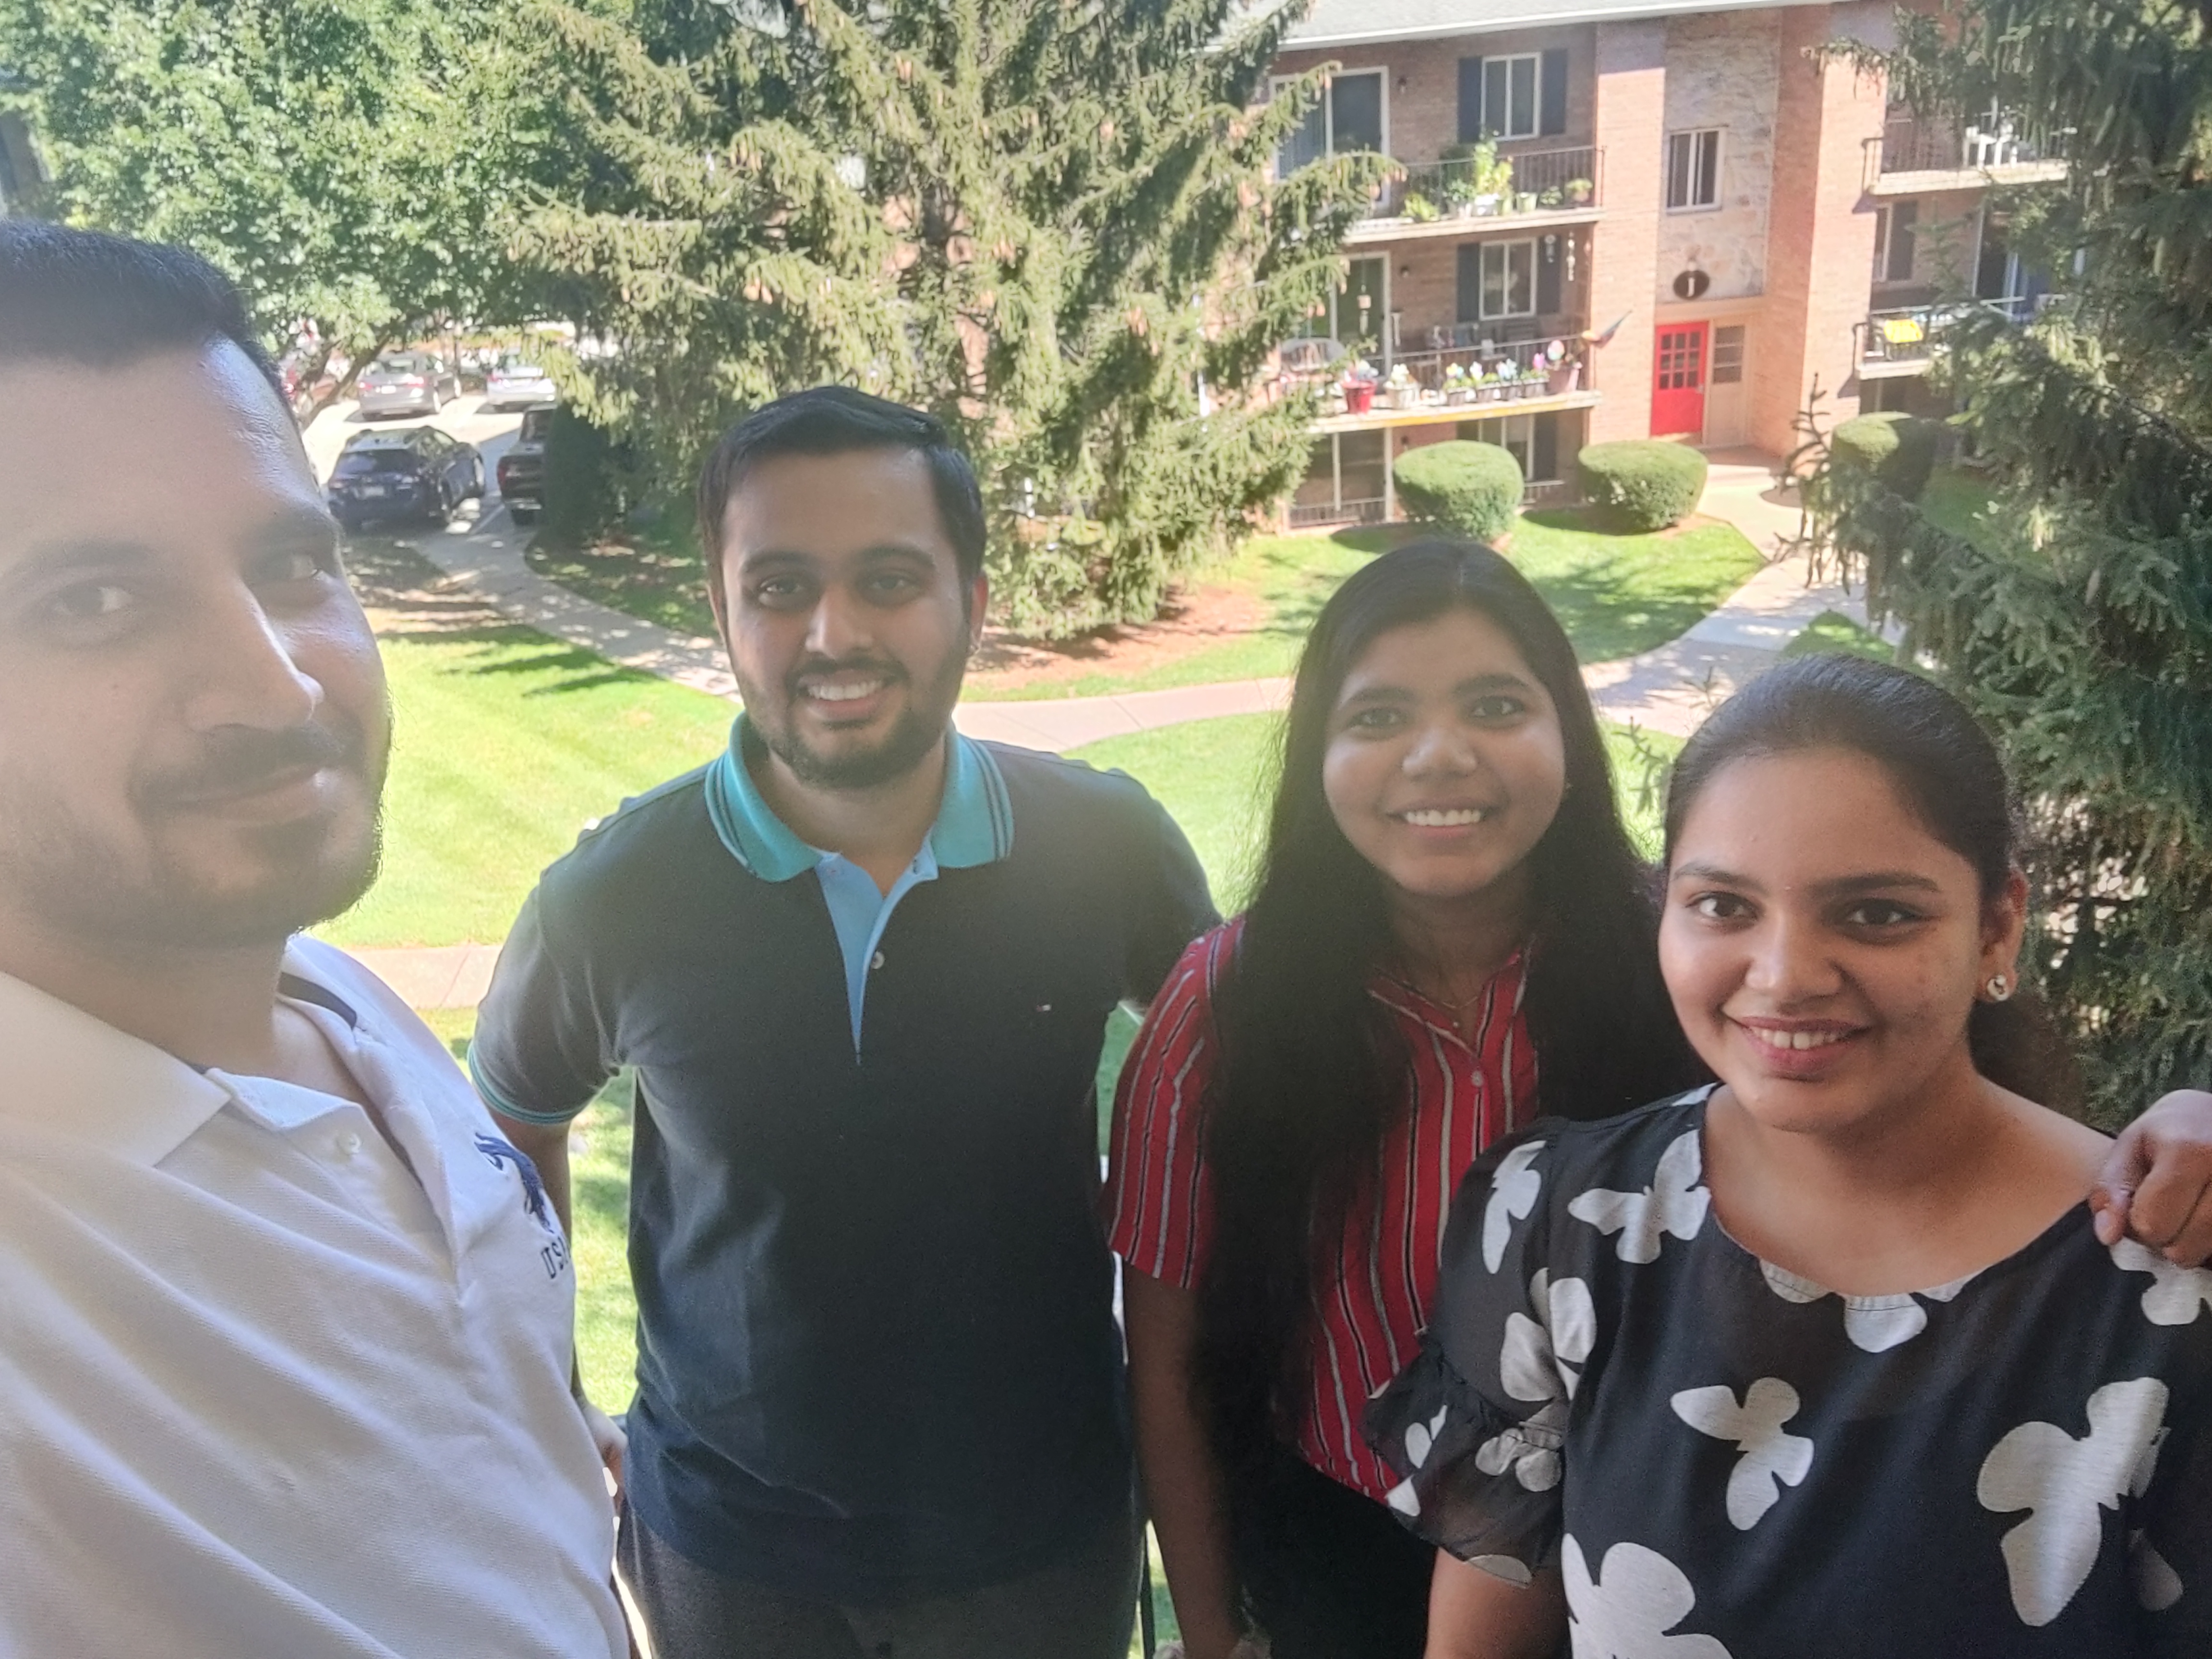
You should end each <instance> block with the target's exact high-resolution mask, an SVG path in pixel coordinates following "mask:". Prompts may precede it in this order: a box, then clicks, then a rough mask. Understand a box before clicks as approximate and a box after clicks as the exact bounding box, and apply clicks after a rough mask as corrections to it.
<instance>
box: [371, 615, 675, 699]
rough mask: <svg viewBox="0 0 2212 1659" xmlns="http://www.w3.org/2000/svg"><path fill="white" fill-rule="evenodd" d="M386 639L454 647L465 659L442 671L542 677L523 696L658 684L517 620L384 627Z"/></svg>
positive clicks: (636, 670)
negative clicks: (473, 624) (460, 625)
mask: <svg viewBox="0 0 2212 1659" xmlns="http://www.w3.org/2000/svg"><path fill="white" fill-rule="evenodd" d="M383 638H384V639H385V640H386V642H388V643H404V644H422V645H432V646H436V647H440V648H441V650H448V649H453V648H454V647H459V649H460V650H461V651H462V652H463V653H465V655H466V657H467V660H464V661H463V662H461V663H460V664H459V665H451V666H448V667H447V670H446V671H447V672H449V673H461V674H471V675H484V676H506V677H509V678H515V677H520V678H544V680H545V682H546V683H545V684H542V685H531V686H527V687H525V688H524V690H523V693H522V695H523V696H526V697H543V696H556V695H561V694H564V693H568V692H575V691H590V690H597V689H598V688H599V687H600V686H603V685H658V684H661V682H660V681H659V679H658V678H656V677H655V676H653V675H652V674H648V673H647V672H646V671H644V670H643V669H640V668H625V667H623V665H621V664H619V663H611V662H609V661H608V660H607V659H605V657H602V656H600V655H599V654H598V653H596V652H592V651H587V650H586V649H585V648H584V647H581V646H576V645H564V644H562V642H561V641H558V640H556V639H552V638H550V637H549V636H547V635H544V634H541V633H539V632H538V630H537V629H534V628H530V627H526V625H524V624H523V623H486V624H480V625H478V626H476V627H471V628H437V627H431V628H420V629H415V628H403V629H389V630H387V631H386V633H385V634H384V635H383Z"/></svg>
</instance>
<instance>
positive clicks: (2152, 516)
mask: <svg viewBox="0 0 2212 1659" xmlns="http://www.w3.org/2000/svg"><path fill="white" fill-rule="evenodd" d="M1882 63H1883V67H1884V68H1886V69H1887V70H1888V71H1889V73H1890V75H1891V77H1892V81H1891V83H1892V86H1893V88H1898V89H1899V90H1901V91H1902V92H1903V93H1904V94H1906V95H1908V96H1909V97H1911V99H1912V100H1913V101H1914V102H1915V103H1916V104H1917V105H1919V106H1922V107H1923V108H1928V109H1933V110H1941V111H1945V112H1951V113H1954V114H1956V115H1969V116H1971V114H1972V112H1980V111H1984V110H1987V109H1989V108H1990V107H1991V106H1992V105H1995V106H1997V107H2000V108H2002V109H2006V110H2014V111H2023V112H2031V113H2032V118H2033V120H2035V121H2036V122H2038V123H2041V124H2047V126H2048V127H2049V129H2051V131H2053V132H2054V133H2057V134H2063V135H2064V137H2065V142H2066V143H2067V144H2068V146H2069V149H2068V150H2067V155H2068V157H2069V161H2070V163H2071V165H2070V168H2069V182H2068V184H2067V185H2066V186H2065V187H2064V188H2063V190H2060V191H2052V192H2046V193H2045V194H2043V195H2041V196H2039V197H2032V196H2027V195H2022V196H2021V197H2018V198H2017V199H2014V200H2011V201H2008V204H2007V205H2008V207H2009V209H2010V210H2011V212H2012V224H2011V232H2010V234H2011V236H2012V239H2013V242H2014V246H2015V247H2016V248H2018V249H2019V251H2020V252H2021V254H2022V256H2023V258H2025V259H2027V261H2029V262H2030V263H2032V264H2035V265H2037V266H2039V267H2040V268H2041V269H2044V270H2049V271H2053V272H2058V273H2072V272H2075V269H2076V265H2077V258H2076V254H2077V251H2078V252H2079V254H2080V259H2079V262H2078V263H2079V266H2080V269H2079V274H2078V276H2072V277H2071V278H2070V279H2069V280H2067V281H2066V283H2065V286H2067V288H2068V289H2069V293H2068V294H2067V295H2065V297H2064V298H2063V299H2062V300H2061V301H2059V302H2057V303H2056V304H2053V305H2051V306H2049V307H2046V308H2045V309H2044V310H2043V311H2042V313H2040V314H2039V316H2038V317H2037V318H2036V319H2034V320H2033V322H2032V323H2030V324H2029V325H2027V326H2025V327H2015V326H2011V325H2007V324H2006V323H2004V322H2002V321H2001V320H1999V319H1995V318H1990V317H1984V318H1981V319H1978V320H1974V321H1970V322H1965V323H1961V324H1960V325H1957V326H1955V327H1953V328H1950V329H1948V331H1946V335H1945V342H1946V345H1947V356H1948V362H1947V364H1946V365H1945V367H1944V373H1945V374H1946V376H1947V377H1948V380H1949V382H1950V384H1951V386H1952V388H1953V390H1954V393H1955V395H1956V398H1957V400H1958V401H1959V403H1960V405H1961V414H1960V416H1959V417H1958V418H1959V423H1960V425H1961V426H1962V427H1963V428H1965V430H1966V433H1967V434H1969V435H1971V441H1972V445H1973V447H1974V448H1975V449H1976V450H1977V451H1978V453H1979V454H1980V455H1981V456H1982V457H1984V458H1986V459H1987V461H1988V463H1989V465H1990V477H1991V478H1992V479H1993V480H1994V482H1995V487H1996V496H1995V501H1994V503H1993V505H1992V506H1991V507H1990V509H1989V511H1988V513H1987V514H1986V515H1985V517H1984V520H1982V521H1981V522H1980V523H1979V524H1978V526H1976V528H1975V531H1974V532H1973V533H1972V534H1971V535H1970V536H1968V537H1966V538H1963V539H1962V538H1958V537H1954V536H1950V535H1946V534H1944V533H1942V532H1941V531H1939V530H1937V529H1936V528H1935V527H1934V526H1932V525H1930V523H1929V521H1928V520H1927V519H1926V518H1925V517H1923V515H1922V513H1920V512H1919V510H1918V509H1917V507H1914V506H1913V505H1911V504H1910V503H1907V502H1905V501H1901V500H1899V499H1898V498H1897V497H1896V496H1894V495H1885V494H1884V493H1882V492H1881V489H1879V488H1878V487H1875V486H1872V485H1869V484H1860V485H1857V486H1851V485H1848V484H1846V483H1844V481H1843V480H1841V479H1837V480H1835V483H1836V484H1837V488H1838V495H1840V497H1841V500H1840V501H1839V507H1840V513H1839V518H1838V523H1837V526H1836V533H1837V535H1838V539H1839V541H1840V543H1841V544H1842V545H1843V547H1844V549H1845V550H1847V551H1850V552H1852V553H1855V554H1858V555H1863V556H1864V557H1865V558H1866V560H1867V562H1868V572H1869V577H1870V579H1871V581H1872V587H1871V590H1870V591H1871V594H1872V597H1873V598H1874V599H1875V602H1876V604H1877V605H1878V606H1880V607H1881V608H1882V609H1885V610H1887V611H1888V612H1889V613H1890V614H1892V615H1893V616H1895V617H1899V618H1901V619H1902V620H1903V621H1904V622H1905V623H1906V624H1907V627H1908V629H1909V630H1910V643H1911V645H1912V646H1913V647H1917V649H1919V650H1921V651H1924V652H1925V653H1929V656H1931V657H1932V659H1933V660H1934V662H1935V663H1936V665H1937V667H1938V670H1939V671H1940V672H1941V674H1942V677H1943V678H1944V679H1945V680H1946V682H1947V683H1948V684H1950V686H1951V687H1952V688H1953V689H1954V690H1956V691H1958V692H1959V693H1960V695H1961V696H1964V697H1965V698H1966V700H1967V701H1968V702H1970V703H1971V704H1972V707H1973V708H1975V709H1976V710H1977V711H1978V713H1979V714H1980V715H1981V716H1982V717H1983V718H1984V720H1986V721H1988V722H1989V723H1990V726H1992V727H1993V728H1995V729H1996V731H1997V732H1999V733H2000V734H2001V735H2002V739H2003V742H2004V744H2005V746H2006V748H2007V750H2008V753H2009V757H2010V759H2011V762H2012V764H2013V767H2014V769H2015V775H2016V776H2017V777H2018V779H2019V781H2020V783H2021V787H2022V790H2023V793H2024V796H2025V798H2026V801H2027V806H2028V809H2029V811H2030V814H2031V819H2032V825H2031V827H2032V830H2033V838H2034V843H2035V854H2034V861H2035V867H2034V869H2033V872H2032V874H2033V877H2034V878H2036V880H2037V883H2038V885H2039V890H2040V894H2039V896H2040V897H2041V899H2042V901H2043V907H2044V909H2045V918H2046V920H2045V926H2044V927H2043V929H2042V932H2041V935H2040V937H2039V939H2038V941H2037V948H2038V951H2039V958H2040V965H2041V967H2042V969H2043V970H2044V971H2043V975H2042V977H2043V981H2044V985H2045V989H2046V991H2047V993H2048V994H2049V995H2050V996H2051V1000H2052V1002H2053V1004H2054V1006H2055V1007H2056V1008H2057V1012H2059V1013H2060V1015H2061V1016H2062V1018H2063V1021H2064V1022H2065V1024H2066V1025H2067V1026H2068V1027H2069V1030H2070V1031H2071V1033H2072V1034H2073V1035H2074V1036H2076V1037H2077V1038H2078V1039H2079V1040H2080V1042H2081V1046H2082V1051H2083V1053H2084V1055H2085V1057H2086V1059H2087V1061H2088V1065H2089V1078H2088V1082H2089V1084H2090V1087H2091V1091H2092V1099H2093V1102H2094V1103H2096V1104H2097V1105H2098V1106H2099V1108H2100V1110H2101V1111H2102V1113H2103V1114H2104V1115H2106V1116H2107V1117H2108V1118H2109V1117H2111V1116H2112V1115H2118V1114H2119V1113H2122V1112H2124V1111H2125V1110H2127V1109H2132V1108H2136V1107H2140V1106H2141V1105H2142V1103H2144V1102H2146V1101H2148V1099H2150V1098H2151V1097H2153V1096H2154V1095H2155V1094H2157V1093H2158V1092H2159V1091H2161V1090H2164V1089H2166V1088H2171V1087H2176V1086H2184V1085H2188V1086H2197V1087H2203V1086H2205V1085H2206V1084H2207V1082H2208V1080H2212V5H2206V4H2203V3H2198V4H2195V5H2187V4H2179V3H2174V0H1970V3H1969V4H1968V6H1967V7H1966V9H1965V10H1964V11H1963V13H1962V14H1961V15H1960V16H1958V17H1957V18H1956V19H1955V20H1954V26H1953V27H1949V28H1948V29H1947V28H1945V27H1939V26H1937V25H1936V23H1935V22H1933V21H1929V20H1920V21H1917V22H1913V23H1911V24H1910V25H1909V26H1908V27H1907V29H1906V32H1905V34H1904V35H1903V36H1902V37H1901V40H1900V47H1899V51H1897V52H1895V53H1893V54H1890V55H1887V57H1886V58H1884V59H1883V60H1882Z"/></svg>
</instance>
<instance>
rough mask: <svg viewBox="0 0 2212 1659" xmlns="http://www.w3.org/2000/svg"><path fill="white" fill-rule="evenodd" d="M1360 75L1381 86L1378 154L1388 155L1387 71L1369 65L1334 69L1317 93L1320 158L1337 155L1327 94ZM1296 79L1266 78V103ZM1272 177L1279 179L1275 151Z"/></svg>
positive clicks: (1280, 171) (1332, 112)
mask: <svg viewBox="0 0 2212 1659" xmlns="http://www.w3.org/2000/svg"><path fill="white" fill-rule="evenodd" d="M1363 75H1371V76H1374V77H1375V78H1376V82H1379V83H1380V85H1381V88H1382V96H1381V98H1380V100H1378V103H1379V107H1380V108H1381V110H1382V112H1383V113H1382V128H1383V149H1382V153H1383V155H1389V154H1391V149H1390V72H1389V70H1388V69H1387V68H1385V67H1384V66H1383V65H1381V64H1376V65H1373V66H1371V67H1369V68H1364V69H1340V70H1337V71H1336V73H1335V74H1334V75H1332V76H1329V84H1328V87H1327V88H1323V89H1322V94H1321V105H1320V109H1321V121H1322V127H1321V134H1322V149H1321V153H1322V155H1335V154H1336V153H1337V149H1336V104H1335V101H1334V99H1333V98H1332V97H1331V95H1330V94H1331V92H1332V91H1333V90H1334V87H1335V84H1336V82H1339V81H1349V80H1354V79H1357V78H1358V76H1363ZM1300 78H1302V77H1300V76H1295V75H1277V76H1270V77H1269V79H1268V82H1267V98H1268V100H1269V101H1270V102H1273V100H1275V98H1277V97H1278V96H1279V95H1280V94H1281V92H1282V90H1283V88H1285V87H1286V86H1289V85H1290V84H1291V82H1295V81H1297V80H1299V79H1300ZM1275 176H1276V177H1277V178H1281V177H1282V176H1283V161H1282V152H1281V151H1280V150H1278V151H1276V153H1275Z"/></svg>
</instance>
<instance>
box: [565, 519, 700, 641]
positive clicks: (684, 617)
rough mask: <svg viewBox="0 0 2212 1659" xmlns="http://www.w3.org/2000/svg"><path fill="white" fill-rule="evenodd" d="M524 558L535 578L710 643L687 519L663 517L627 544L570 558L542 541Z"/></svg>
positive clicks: (695, 544)
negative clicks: (542, 577)
mask: <svg viewBox="0 0 2212 1659" xmlns="http://www.w3.org/2000/svg"><path fill="white" fill-rule="evenodd" d="M523 557H524V558H525V559H526V560H527V561H528V562H529V565H530V568H532V570H535V571H536V572H537V573H538V574H539V575H541V576H550V577H551V578H552V579H553V580H555V581H556V582H559V583H561V584H562V585H563V586H567V587H570V588H573V589H574V590H575V591H576V592H579V593H582V594H585V595H586V596H587V597H589V598H591V599H597V600H598V601H599V603H600V604H601V605H611V606H613V607H614V608H615V609H616V610H617V611H628V612H629V614H630V615H631V616H633V617H644V618H645V619H646V621H647V622H655V623H659V624H660V625H661V626H662V627H663V628H672V629H675V630H676V631H677V632H678V633H679V634H696V635H700V636H701V637H702V638H706V639H712V638H713V637H714V611H713V610H712V609H711V608H710V607H709V606H708V604H707V574H706V568H705V566H704V565H703V564H702V562H701V560H700V556H699V538H698V537H697V536H696V534H695V533H694V532H693V531H692V528H691V522H690V514H689V513H662V514H661V515H660V516H659V518H658V519H655V520H653V522H652V523H651V524H649V525H647V526H644V527H643V528H642V529H640V530H637V531H635V532H632V534H631V538H630V539H629V541H628V542H627V543H610V544H606V545H605V546H604V547H596V548H585V549H582V550H578V551H574V552H570V551H568V550H556V549H553V548H551V547H549V546H547V545H546V544H545V538H544V537H543V536H540V537H538V538H537V539H536V540H534V541H533V542H532V544H530V547H529V549H528V550H527V551H526V553H525V554H524V555H523Z"/></svg>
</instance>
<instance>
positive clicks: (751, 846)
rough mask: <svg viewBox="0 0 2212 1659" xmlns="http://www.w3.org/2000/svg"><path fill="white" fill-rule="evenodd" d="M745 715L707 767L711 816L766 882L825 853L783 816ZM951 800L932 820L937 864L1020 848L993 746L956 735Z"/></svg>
mask: <svg viewBox="0 0 2212 1659" xmlns="http://www.w3.org/2000/svg"><path fill="white" fill-rule="evenodd" d="M747 730H748V728H747V726H746V724H745V717H744V715H743V714H739V715H738V718H737V719H736V720H734V721H733V722H732V724H731V726H730V745H729V747H728V748H727V749H726V750H723V751H722V753H721V754H720V756H718V757H716V758H715V760H714V763H713V764H712V765H710V766H708V769H707V816H708V818H709V819H710V820H711V821H712V822H713V823H714V834H715V835H716V836H718V837H719V838H720V841H721V843H722V845H723V846H724V847H726V848H728V849H729V850H730V854H731V856H732V857H733V858H735V859H736V860H737V861H738V863H740V864H742V865H744V866H745V868H746V869H748V870H750V871H751V872H753V873H754V874H755V875H757V876H758V877H759V878H761V879H762V880H763V881H789V880H791V879H792V878H793V877H794V876H803V875H805V873H806V872H808V871H809V870H811V869H812V868H814V866H816V865H817V864H819V863H821V862H822V860H823V858H824V857H825V856H826V854H823V851H822V849H821V848H817V847H811V846H809V845H808V844H807V843H806V842H803V841H801V840H800V839H799V837H798V836H795V835H793V833H792V831H791V828H790V826H789V825H788V824H787V823H784V821H783V820H782V819H781V818H780V817H776V815H775V811H773V810H772V809H771V808H770V807H769V804H768V802H767V801H766V800H765V799H763V797H762V795H761V793H760V789H759V787H757V785H756V784H755V783H754V782H753V778H752V772H751V769H750V768H748V767H747V766H746V764H745V758H744V744H745V738H746V734H747ZM928 847H929V851H930V853H931V854H933V856H934V858H935V860H936V862H937V865H938V867H939V868H940V869H945V870H965V869H969V868H972V867H973V866H976V865H981V864H994V863H996V862H997V861H998V860H1000V859H1002V858H1004V857H1006V854H1009V853H1011V852H1012V851H1013V847H1014V815H1013V811H1012V808H1011V807H1010V806H1009V805H1007V802H1006V780H1005V779H1004V778H1003V777H1001V776H1000V775H999V763H998V762H996V761H995V760H994V759H992V758H991V751H990V750H987V749H986V748H985V747H983V745H982V744H980V743H977V742H976V741H975V739H974V738H964V737H963V736H961V735H960V734H959V733H958V732H954V733H953V734H952V741H951V764H950V767H949V769H948V772H947V775H946V777H945V799H944V800H943V801H942V802H941V803H939V806H938V809H937V822H936V823H933V824H932V825H931V826H930V830H929V842H928Z"/></svg>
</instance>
